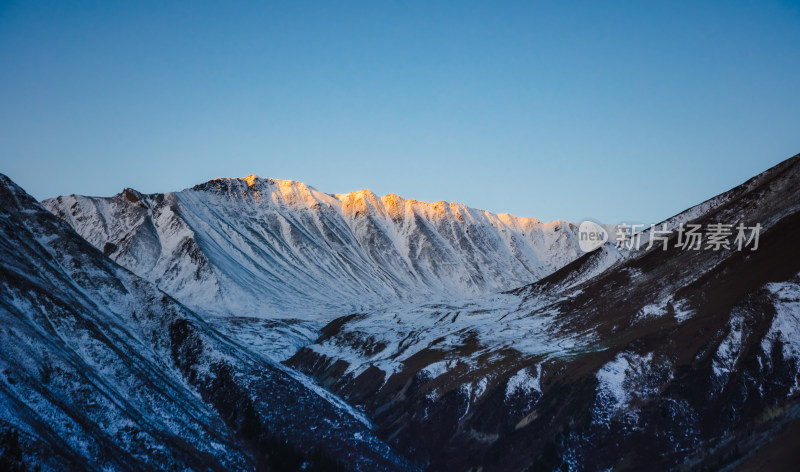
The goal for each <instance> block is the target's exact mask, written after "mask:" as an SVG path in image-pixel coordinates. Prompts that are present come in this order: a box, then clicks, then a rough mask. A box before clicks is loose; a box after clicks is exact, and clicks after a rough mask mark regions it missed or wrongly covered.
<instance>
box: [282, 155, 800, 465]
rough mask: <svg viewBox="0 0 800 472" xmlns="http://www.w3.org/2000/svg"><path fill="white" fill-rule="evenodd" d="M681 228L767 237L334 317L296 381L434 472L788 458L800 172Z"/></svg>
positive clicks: (595, 260)
mask: <svg viewBox="0 0 800 472" xmlns="http://www.w3.org/2000/svg"><path fill="white" fill-rule="evenodd" d="M681 222H684V223H685V222H693V223H699V224H703V225H708V224H712V223H723V224H738V223H740V222H742V223H744V224H746V225H748V226H752V225H754V224H756V223H760V224H761V225H762V226H763V230H762V232H761V236H760V241H759V248H758V249H757V250H755V251H751V250H750V249H749V248H745V250H744V251H736V250H724V249H723V250H721V251H713V250H708V249H703V250H700V251H688V250H683V249H679V248H676V247H675V243H676V241H675V237H676V234H675V233H673V235H672V239H671V240H670V243H669V249H668V250H666V251H663V250H661V249H660V246H657V247H655V248H653V249H650V250H645V249H642V250H640V251H627V252H625V253H620V252H619V251H617V250H616V249H615V248H614V247H613V246H611V245H606V246H605V247H603V248H601V249H600V250H598V251H595V252H593V253H589V254H586V255H584V256H583V257H581V258H580V259H578V260H576V261H574V262H572V263H570V264H568V265H566V266H564V267H563V268H561V269H560V270H558V271H556V272H554V273H552V274H550V275H549V276H547V277H545V278H543V279H541V280H539V281H537V282H535V283H533V284H530V285H528V286H525V287H523V288H520V289H517V290H514V291H511V292H507V293H505V294H503V295H493V296H487V297H478V298H474V299H471V300H468V301H460V302H451V303H433V304H426V305H418V306H414V307H406V308H402V309H384V310H375V311H371V312H365V313H359V314H353V315H350V316H347V317H342V318H339V319H337V320H335V321H333V322H332V323H330V324H329V325H328V326H326V327H325V328H323V330H322V335H321V336H320V337H319V338H318V339H317V340H316V342H315V343H314V344H312V345H309V346H306V347H304V348H303V349H301V350H300V351H299V352H298V353H297V354H295V355H294V356H293V357H292V358H291V359H290V360H289V361H288V363H289V364H290V365H292V366H295V367H297V368H299V369H301V370H304V371H305V372H308V373H309V374H311V375H313V376H315V378H317V380H318V381H319V382H320V383H321V384H323V385H325V386H327V387H328V388H330V389H331V390H333V391H334V392H337V393H339V394H341V395H342V396H343V397H344V398H345V399H347V400H348V401H350V402H351V403H353V404H355V405H359V406H361V407H362V408H364V409H365V411H367V413H368V414H369V415H370V417H371V418H372V419H373V421H374V422H375V424H376V425H377V426H378V431H379V432H380V433H381V434H382V435H383V437H384V438H386V439H387V440H388V441H389V442H390V443H391V444H393V445H395V446H396V447H398V448H399V449H400V450H402V451H405V452H406V453H407V454H408V455H409V456H410V457H414V458H415V459H416V460H417V461H418V463H419V465H420V466H421V467H425V468H427V469H429V470H470V469H472V470H477V468H478V467H480V468H482V469H481V470H484V471H493V470H497V471H505V470H554V469H565V470H566V469H569V470H609V469H612V468H613V469H614V470H643V469H649V470H666V469H677V470H708V469H715V468H718V467H729V468H731V467H732V468H735V467H737V466H738V465H742V467H747V466H748V464H751V465H752V464H756V463H759V462H758V461H759V460H760V461H761V462H762V463H763V462H764V458H763V457H759V456H748V455H747V454H749V453H750V452H751V451H753V450H755V449H758V448H759V447H761V446H763V445H764V444H783V445H784V447H783V448H782V449H781V451H782V452H783V455H784V456H786V455H787V453H788V456H789V457H796V456H797V454H796V453H795V454H792V453H791V450H790V449H787V448H791V441H788V442H787V440H786V439H783V440H782V439H781V438H785V434H783V433H781V431H782V430H783V428H784V427H786V428H796V426H795V425H796V424H797V423H796V421H797V419H798V418H800V402H798V401H799V400H800V373H799V372H800V246H799V245H798V244H797V240H796V235H797V234H799V233H800V156H795V157H793V158H791V159H789V160H787V161H784V162H783V163H781V164H779V165H777V166H775V167H773V168H772V169H769V170H768V171H766V172H764V173H763V174H760V175H759V176H757V177H754V178H753V179H751V180H749V181H748V182H746V183H744V184H742V185H741V186H739V187H736V188H734V189H732V190H731V191H729V192H726V193H725V194H722V195H720V196H718V197H715V198H713V199H711V200H709V201H708V202H705V203H703V204H701V205H698V206H697V207H695V208H692V209H689V210H687V211H686V212H684V213H682V214H680V215H677V216H676V217H673V218H671V219H670V220H668V221H667V222H666V223H667V225H668V227H670V228H675V227H676V226H677V225H678V224H679V223H681ZM648 234H649V233H647V232H645V233H644V238H645V241H646V238H647V237H648ZM730 239H733V237H731V238H730ZM773 438H777V439H776V441H777V442H775V443H771V441H772V439H773ZM781 441H782V442H781ZM787 444H788V446H787ZM771 447H773V448H775V447H778V446H774V445H773V446H771ZM782 460H784V461H787V459H786V457H783V459H782Z"/></svg>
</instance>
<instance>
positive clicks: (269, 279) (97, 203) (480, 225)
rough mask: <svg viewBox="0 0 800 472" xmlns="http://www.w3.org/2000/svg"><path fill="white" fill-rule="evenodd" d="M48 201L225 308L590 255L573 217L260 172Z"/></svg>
mask: <svg viewBox="0 0 800 472" xmlns="http://www.w3.org/2000/svg"><path fill="white" fill-rule="evenodd" d="M43 205H44V206H45V207H46V208H47V209H49V210H50V211H51V212H53V213H54V214H55V215H57V216H58V217H60V218H62V219H63V220H65V221H67V222H68V223H69V224H70V225H71V226H72V227H73V228H74V229H75V231H77V232H78V234H80V235H81V236H83V237H84V238H86V240H87V241H89V242H90V243H92V244H93V245H95V246H96V247H97V248H99V249H101V250H102V251H103V252H104V253H105V254H107V255H108V256H109V257H111V258H112V259H114V260H115V261H116V262H118V263H119V264H121V265H123V266H124V267H126V268H128V269H130V270H131V271H133V272H134V273H136V274H137V275H139V276H141V277H144V278H145V279H147V280H149V281H151V282H153V283H155V284H157V285H158V287H159V288H161V289H162V290H164V291H166V292H167V293H169V294H170V295H172V296H174V297H176V298H177V299H179V300H181V302H183V303H185V304H187V305H189V306H190V307H192V308H194V309H198V310H201V311H203V312H207V313H208V312H212V313H216V314H224V315H240V316H268V315H269V316H273V317H274V316H283V317H287V316H299V315H303V314H306V313H310V314H312V315H313V317H314V318H318V317H319V316H321V315H324V314H328V313H338V314H344V313H348V312H350V311H352V310H360V309H367V308H370V307H372V308H375V307H378V306H383V305H385V304H386V303H389V302H396V301H408V300H425V299H430V298H431V297H442V296H459V297H463V296H474V295H477V294H484V293H491V292H498V291H502V290H508V289H511V288H514V287H518V286H520V285H523V284H527V283H530V282H532V281H535V280H538V279H539V278H541V277H543V276H545V275H547V274H550V273H551V272H553V271H554V270H556V269H558V268H560V267H562V266H564V265H565V264H567V263H569V262H571V261H573V260H574V259H576V258H577V257H578V256H579V255H580V250H579V248H578V244H577V240H576V232H577V228H576V227H575V226H574V225H572V224H570V223H565V222H560V221H555V222H551V223H542V222H540V221H538V220H536V219H533V218H517V217H514V216H511V215H506V214H502V215H495V214H492V213H489V212H486V211H482V210H476V209H474V208H468V207H466V206H464V205H460V204H456V203H445V202H437V203H425V202H420V201H416V200H405V199H403V198H400V197H398V196H396V195H386V196H383V197H380V198H379V197H377V196H376V195H374V194H373V193H372V192H370V191H368V190H362V191H359V192H353V193H348V194H341V195H330V194H326V193H322V192H320V191H318V190H316V189H314V188H313V187H310V186H307V185H305V184H303V183H300V182H295V181H286V180H272V179H263V178H257V177H255V176H249V177H245V178H242V179H215V180H212V181H209V182H206V183H204V184H201V185H197V186H195V187H193V188H191V189H186V190H183V191H180V192H175V193H165V194H154V195H142V194H140V193H138V192H136V191H134V190H131V189H126V190H125V191H123V192H122V193H120V194H118V195H115V196H113V197H109V198H97V197H83V196H76V195H71V196H66V197H58V198H55V199H50V200H46V201H44V202H43Z"/></svg>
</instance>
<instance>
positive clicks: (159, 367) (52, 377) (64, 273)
mask: <svg viewBox="0 0 800 472" xmlns="http://www.w3.org/2000/svg"><path fill="white" fill-rule="evenodd" d="M0 345H1V346H2V349H0V469H2V470H7V469H8V470H34V469H36V468H41V469H42V470H254V469H256V468H259V469H260V470H299V469H300V468H301V467H306V470H333V469H331V468H328V469H325V468H324V467H325V466H326V464H327V466H331V465H332V464H336V463H338V464H341V465H343V466H345V467H347V468H348V469H352V470H362V471H373V470H414V469H413V467H411V466H409V465H408V464H407V462H406V461H405V459H403V458H402V457H401V456H399V455H397V454H396V453H394V452H393V451H392V450H391V449H390V448H389V447H388V446H387V445H386V444H385V443H383V442H382V441H381V440H380V439H378V438H377V436H376V435H375V434H374V433H373V432H372V431H371V429H370V428H371V424H370V422H369V420H368V419H366V418H364V416H363V414H361V413H360V412H358V411H356V410H354V409H352V408H350V407H349V406H348V405H346V404H344V403H343V402H342V401H341V400H339V399H338V398H336V397H335V396H333V395H331V394H330V393H329V392H327V391H324V390H323V389H321V388H320V387H318V386H317V385H315V384H314V383H313V382H310V381H309V379H308V378H306V377H305V376H303V375H301V374H299V373H297V372H294V371H292V370H291V369H288V368H287V367H285V366H283V365H281V364H275V363H273V362H271V361H269V360H268V359H266V358H264V357H262V356H260V355H259V354H258V353H256V352H253V351H252V350H250V349H249V348H248V347H246V346H241V345H238V344H236V343H235V342H233V341H231V340H230V339H228V338H226V337H225V336H223V335H221V334H220V333H219V332H217V331H216V330H215V329H214V328H212V327H211V326H209V325H208V324H207V323H206V322H205V321H204V320H203V319H201V318H200V317H198V315H197V314H195V313H194V312H192V311H191V310H189V309H188V308H186V307H185V306H184V305H182V304H181V303H179V302H177V301H175V300H174V299H173V298H171V297H169V296H168V295H166V294H165V293H163V292H162V291H160V290H158V289H157V288H156V287H155V286H153V285H152V284H151V283H149V282H147V281H145V280H143V279H141V278H139V277H138V276H136V275H134V274H133V273H131V272H129V271H128V270H126V269H124V268H122V267H120V266H118V265H117V264H116V263H114V262H113V261H111V260H110V259H109V258H107V257H106V256H104V255H103V254H102V253H101V252H100V251H98V250H97V249H95V248H94V247H93V246H91V245H90V244H89V243H88V242H86V241H85V240H84V239H82V238H81V237H80V236H79V235H78V234H76V233H75V232H74V231H72V229H71V228H70V227H69V226H68V225H67V224H66V223H64V222H63V221H62V220H60V219H58V218H56V217H54V216H53V215H52V214H51V213H49V212H48V211H47V210H45V209H44V208H43V207H42V206H41V205H40V204H39V203H37V202H36V201H35V200H33V198H31V197H30V196H29V195H27V194H26V193H25V192H24V191H23V190H22V189H20V188H19V187H18V186H16V185H15V184H14V183H13V182H11V181H10V180H9V179H8V178H7V177H5V176H3V175H0ZM299 424H302V425H303V426H302V427H298V425H299ZM303 464H305V466H304V465H303ZM316 467H322V468H321V469H319V468H316ZM334 468H335V467H334Z"/></svg>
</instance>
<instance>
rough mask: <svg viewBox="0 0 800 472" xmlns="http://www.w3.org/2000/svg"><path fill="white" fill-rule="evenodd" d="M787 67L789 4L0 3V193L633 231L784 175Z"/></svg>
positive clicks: (795, 34) (797, 25)
mask: <svg viewBox="0 0 800 472" xmlns="http://www.w3.org/2000/svg"><path fill="white" fill-rule="evenodd" d="M165 3H170V4H169V5H166V4H165ZM798 51H800V6H799V4H798V2H796V1H795V2H790V1H783V2H777V1H757V2H756V1H753V2H745V1H721V2H702V1H691V2H681V1H676V2H664V1H659V2H641V1H632V2H596V1H587V2H574V1H564V2H532V1H526V2H470V1H463V0H462V1H450V2H441V1H433V0H428V1H422V2H392V1H364V2H304V1H292V2H252V3H248V2H205V1H198V2H175V3H171V2H146V1H143V2H114V1H96V2H86V1H81V0H75V1H64V2H15V1H11V2H9V1H0V172H3V173H6V174H7V175H9V176H10V177H11V178H12V179H14V180H15V181H17V182H18V183H19V184H20V185H22V186H23V187H25V188H26V189H27V190H28V191H29V192H30V193H31V194H33V195H34V196H35V197H37V198H40V199H42V198H46V197H52V196H56V195H59V194H68V193H80V194H90V195H111V194H114V193H116V192H118V191H120V190H121V189H122V188H124V187H133V188H136V189H138V190H140V191H144V192H163V191H170V190H180V189H182V188H185V187H189V186H192V185H194V184H196V183H200V182H203V181H205V180H208V179H210V178H213V177H221V176H227V177H238V176H244V175H248V174H258V175H260V176H264V177H275V178H284V179H294V180H301V181H304V182H306V183H308V184H310V185H313V186H315V187H317V188H318V189H320V190H322V191H326V192H330V193H341V192H347V191H352V190H358V189H361V188H370V189H371V190H373V191H374V192H376V193H379V194H386V193H397V194H400V195H402V196H405V197H409V198H416V199H420V200H428V201H437V200H449V201H458V202H462V203H465V204H467V205H470V206H474V207H478V208H484V209H487V210H491V211H494V212H510V213H514V214H517V215H519V216H534V217H537V218H540V219H543V220H551V219H567V220H580V219H583V218H586V217H590V218H594V219H598V220H601V221H604V222H608V223H611V222H617V221H621V220H626V221H641V222H654V221H657V220H660V219H663V218H665V217H668V216H670V215H672V214H674V213H677V212H679V211H681V210H683V209H685V208H686V207H689V206H691V205H692V204H694V203H698V202H700V201H702V200H704V199H706V198H708V197H711V196H713V195H715V194H717V193H719V192H721V191H724V190H726V189H728V188H730V187H732V186H734V185H736V184H738V183H740V182H742V181H744V180H746V179H747V178H749V177H750V176H752V175H754V174H756V173H758V172H761V171H762V170H765V169H766V168H768V167H770V166H772V165H774V164H776V163H778V162H779V161H781V160H783V159H785V158H788V157H790V156H792V155H794V154H796V153H798V152H800V117H798V110H800V52H798Z"/></svg>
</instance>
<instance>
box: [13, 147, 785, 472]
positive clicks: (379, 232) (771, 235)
mask: <svg viewBox="0 0 800 472" xmlns="http://www.w3.org/2000/svg"><path fill="white" fill-rule="evenodd" d="M718 223H723V224H732V225H738V224H740V223H742V224H744V225H745V226H747V227H750V228H752V227H755V226H756V225H760V226H759V228H760V236H759V238H758V240H757V243H758V245H757V247H756V246H755V244H754V243H755V241H749V243H750V244H749V245H745V247H743V248H742V249H741V250H739V249H737V247H736V241H735V240H734V238H735V237H736V232H735V231H733V232H732V233H731V234H730V235H729V236H727V238H726V239H725V240H724V242H725V243H726V245H727V246H728V247H727V248H725V247H723V248H722V249H721V250H712V249H710V248H706V247H703V248H700V249H699V250H687V249H685V248H681V247H679V245H678V244H677V243H678V242H679V241H678V240H677V238H678V237H679V236H680V235H682V233H681V231H679V229H680V230H682V229H683V228H684V226H686V225H690V224H691V225H695V224H696V225H702V226H703V227H706V228H708V227H710V226H713V225H714V224H718ZM578 228H579V227H578V224H577V222H574V223H573V222H565V221H554V222H549V223H544V222H540V221H538V220H536V219H534V218H518V217H515V216H511V215H507V214H492V213H489V212H486V211H482V210H477V209H474V208H469V207H467V206H464V205H461V204H456V203H446V202H436V203H425V202H421V201H416V200H407V199H404V198H401V197H399V196H397V195H386V196H383V197H378V196H376V195H374V194H373V193H372V192H370V191H368V190H362V191H359V192H353V193H348V194H335V195H333V194H327V193H323V192H320V191H318V190H316V189H315V188H313V187H310V186H308V185H305V184H303V183H300V182H295V181H285V180H273V179H265V178H259V177H256V176H248V177H244V178H222V179H214V180H211V181H209V182H206V183H202V184H199V185H197V186H195V187H192V188H190V189H186V190H182V191H179V192H174V193H163V194H142V193H140V192H137V191H136V190H133V189H125V190H123V191H122V192H121V193H119V194H117V195H114V196H112V197H105V198H100V197H86V196H79V195H70V196H62V197H57V198H54V199H49V200H45V201H43V202H37V201H35V200H34V199H33V198H32V197H31V196H30V195H28V194H26V193H25V191H24V190H22V189H21V188H20V187H18V186H17V185H16V184H15V183H13V182H12V181H11V180H10V179H8V178H7V177H5V176H2V175H0V236H1V238H0V345H2V349H0V470H243V471H244V470H267V471H300V470H305V471H318V470H336V471H341V470H353V471H474V472H478V471H483V472H490V471H551V470H570V471H579V470H588V471H608V470H679V471H683V470H685V471H693V470H697V471H700V470H742V471H746V470H786V469H789V470H791V469H792V468H793V467H795V466H796V463H797V460H798V459H800V448H797V439H796V438H797V434H798V433H800V243H798V239H797V236H796V235H798V234H800V155H797V156H794V157H792V158H790V159H788V160H786V161H784V162H782V163H780V164H778V165H777V166H775V167H773V168H771V169H768V170H766V171H765V172H763V173H761V174H759V175H757V176H755V177H753V178H752V179H750V180H748V181H747V182H745V183H743V184H741V185H739V186H737V187H735V188H733V189H731V190H729V191H728V192H725V193H723V194H721V195H718V196H716V197H714V198H712V199H710V200H708V201H706V202H703V203H700V204H699V205H697V206H695V207H693V208H690V209H688V210H686V211H684V212H682V213H680V214H678V215H676V216H674V217H672V218H670V219H668V220H666V221H664V222H662V223H660V224H659V225H657V228H659V229H661V230H662V231H664V234H669V239H668V240H667V241H666V243H665V244H664V245H663V246H662V244H660V243H659V244H655V245H649V244H643V245H642V247H641V248H640V249H638V250H635V249H618V248H617V246H616V245H615V244H613V243H612V242H607V243H605V245H602V246H601V247H599V248H598V249H597V250H595V251H592V252H589V253H584V252H583V251H582V250H581V249H580V247H579V229H578ZM607 228H608V229H609V231H613V230H614V227H607ZM652 236H655V233H654V234H653V235H652ZM640 237H641V240H642V241H645V242H647V241H648V240H649V239H650V237H651V234H650V230H645V231H643V232H642V233H640Z"/></svg>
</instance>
